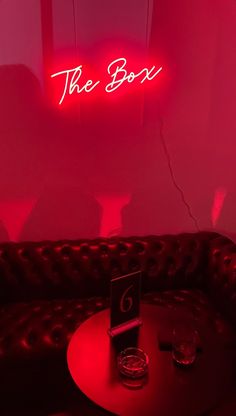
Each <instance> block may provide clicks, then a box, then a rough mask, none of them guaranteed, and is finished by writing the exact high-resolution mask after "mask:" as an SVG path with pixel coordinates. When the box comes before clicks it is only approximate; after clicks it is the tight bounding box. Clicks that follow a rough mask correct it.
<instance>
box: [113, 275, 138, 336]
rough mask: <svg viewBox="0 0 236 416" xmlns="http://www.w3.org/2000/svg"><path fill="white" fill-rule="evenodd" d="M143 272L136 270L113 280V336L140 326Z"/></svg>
mask: <svg viewBox="0 0 236 416" xmlns="http://www.w3.org/2000/svg"><path fill="white" fill-rule="evenodd" d="M140 294H141V272H140V271H138V272H134V273H130V274H127V275H125V276H120V277H117V278H114V279H112V280H111V297H110V308H111V314H110V329H109V330H108V333H109V335H110V336H111V337H114V336H115V335H118V334H121V333H122V332H125V331H128V330H129V329H132V328H134V327H136V326H140V325H141V323H142V321H141V319H140V316H139V314H140Z"/></svg>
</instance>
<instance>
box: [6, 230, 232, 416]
mask: <svg viewBox="0 0 236 416" xmlns="http://www.w3.org/2000/svg"><path fill="white" fill-rule="evenodd" d="M235 247H236V246H235V245H234V244H233V243H232V242H231V241H230V240H229V239H227V238H225V237H222V236H219V235H218V234H216V233H211V232H203V233H195V234H181V235H177V236H170V235H168V236H161V237H159V236H148V237H129V238H112V239H96V240H78V241H55V242H52V241H44V242H37V243H30V242H25V243H5V244H0V370H1V377H2V379H4V383H3V384H2V385H0V399H3V398H4V397H8V396H7V394H10V395H13V394H14V395H15V394H17V392H18V393H19V392H21V393H19V395H21V396H22V394H24V392H26V391H27V392H28V391H29V389H31V396H32V397H34V393H35V392H37V391H38V392H40V394H41V395H42V394H43V393H42V392H43V391H44V392H46V391H47V390H50V391H51V392H52V390H53V389H54V390H55V392H56V393H55V395H56V397H61V392H64V393H65V391H66V385H68V386H69V385H70V388H71V380H70V376H69V375H68V370H67V366H66V356H65V354H66V347H67V344H68V342H69V339H70V337H71V335H72V333H73V332H74V331H75V329H76V328H77V327H78V325H80V323H81V322H82V321H83V320H85V319H86V318H87V317H88V316H90V315H91V314H93V313H95V312H97V311H99V310H101V309H103V308H105V307H107V306H108V295H109V281H110V279H111V277H112V276H117V275H120V274H123V273H127V272H131V271H135V270H140V269H141V270H142V275H143V279H142V292H143V293H142V296H143V299H144V301H145V302H149V303H156V304H158V305H163V306H166V307H170V308H171V307H174V306H175V305H176V304H185V305H187V306H189V308H191V310H192V311H193V312H194V315H195V317H196V319H198V320H204V321H206V320H207V321H208V322H209V324H210V325H212V326H214V328H215V329H216V330H217V331H218V333H219V334H220V336H221V337H222V340H224V341H225V342H227V343H233V344H234V345H236V340H235V332H234V328H233V326H234V324H235V323H236V248H235ZM225 317H226V318H230V319H229V320H227V319H225ZM232 324H233V325H232ZM45 394H46V393H45ZM34 400H36V399H34ZM50 400H52V394H51V395H50ZM2 401H4V400H2ZM8 402H9V401H8ZM0 407H1V400H0ZM0 410H1V409H0Z"/></svg>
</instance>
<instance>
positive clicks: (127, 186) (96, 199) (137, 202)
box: [0, 0, 236, 241]
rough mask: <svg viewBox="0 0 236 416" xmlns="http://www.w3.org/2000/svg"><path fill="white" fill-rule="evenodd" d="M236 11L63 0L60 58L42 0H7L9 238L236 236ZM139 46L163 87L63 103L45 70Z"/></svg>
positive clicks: (5, 235) (3, 45) (57, 23)
mask: <svg viewBox="0 0 236 416" xmlns="http://www.w3.org/2000/svg"><path fill="white" fill-rule="evenodd" d="M48 3H50V2H48ZM152 11H153V13H152ZM235 15H236V4H235V2H233V1H230V0H224V2H223V1H222V0H218V1H217V2H212V0H207V1H206V0H204V1H203V0H200V1H195V0H194V1H192V2H191V4H190V3H189V1H187V0H183V1H182V2H181V3H179V2H176V1H174V0H158V1H155V2H154V6H153V5H152V2H151V1H150V2H148V0H145V1H144V0H139V1H137V0H132V1H131V0H130V1H129V3H127V1H119V2H117V3H116V4H115V5H114V4H113V3H112V2H110V1H108V0H102V1H97V2H95V1H94V0H91V1H88V0H78V1H76V0H75V1H74V2H73V1H72V0H70V1H68V0H53V1H52V46H53V49H52V57H51V62H50V65H49V63H48V62H47V63H45V62H43V58H44V55H43V46H45V45H43V37H42V30H41V18H42V16H41V8H40V1H39V0H34V1H32V0H31V1H30V0H24V1H22V2H21V3H19V2H17V1H16V0H14V1H13V0H11V1H10V0H9V1H7V0H2V1H0V65H1V66H0V87H1V98H0V110H1V114H2V118H1V121H0V134H1V152H0V157H1V170H2V175H1V178H2V179H0V194H1V198H0V199H1V202H0V220H1V223H2V230H1V229H0V240H2V241H4V240H7V239H12V240H31V239H32V240H38V239H44V238H45V239H47V238H76V237H96V236H98V235H104V236H109V235H113V234H123V235H130V234H147V233H152V234H153V233H166V232H167V233H169V232H170V233H172V232H174V233H175V232H179V231H194V230H196V229H197V228H200V229H212V228H214V229H216V230H219V231H221V232H223V233H225V234H227V235H230V236H231V237H233V238H235V235H236V220H235V216H234V207H235V173H234V172H233V166H234V164H235V152H234V148H235V147H234V137H235V132H236V123H235V119H236V118H235V116H234V103H235V98H236V81H235V76H234V74H235V69H236V54H235V52H236V51H235V44H234V42H233V39H234V37H235V24H234V22H235V17H236V16H235ZM150 17H152V19H151V18H150ZM9 22H11V24H9ZM147 22H149V23H148V25H147ZM151 22H153V25H151ZM74 23H75V25H74ZM43 24H49V23H48V21H47V23H45V21H44V20H43ZM151 27H152V29H151ZM43 28H44V27H43ZM149 37H150V43H149V48H147V43H148V40H149ZM132 51H135V52H133V53H134V54H136V56H138V61H139V62H142V63H143V62H145V61H146V59H147V56H148V55H149V59H150V61H158V62H161V64H163V73H164V75H163V77H162V82H161V83H159V84H157V85H156V86H155V89H153V90H151V89H148V90H147V91H144V92H143V91H142V92H133V93H132V94H130V95H129V94H126V95H124V96H121V97H119V99H117V100H115V101H114V100H113V101H111V100H107V99H104V98H102V97H97V98H95V99H93V100H92V99H91V101H90V100H89V99H85V100H82V99H81V100H79V101H78V103H77V104H76V105H74V106H73V107H72V108H71V109H70V111H61V109H59V107H58V106H55V105H52V99H51V98H52V97H51V95H50V91H48V89H47V88H46V87H47V86H48V84H45V79H44V75H45V74H46V75H47V74H48V79H49V80H50V78H49V76H50V73H52V71H54V70H57V69H58V68H60V66H63V65H65V64H67V63H68V64H71V65H74V64H78V61H79V62H80V60H82V61H83V64H84V65H90V66H91V68H92V69H93V70H95V69H96V70H97V68H99V67H100V66H101V65H102V64H103V63H104V60H105V59H107V57H108V56H111V55H112V54H113V55H114V54H119V53H124V54H127V57H128V56H131V55H132ZM6 64H7V65H10V66H7V67H6ZM12 64H23V65H24V66H19V65H17V66H15V65H12ZM47 66H52V68H47ZM162 125H163V130H162ZM168 161H169V166H168ZM171 175H172V176H171ZM174 182H175V183H174ZM177 188H178V189H177ZM183 199H184V201H183ZM0 228H1V227H0Z"/></svg>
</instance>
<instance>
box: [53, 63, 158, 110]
mask: <svg viewBox="0 0 236 416" xmlns="http://www.w3.org/2000/svg"><path fill="white" fill-rule="evenodd" d="M126 65H127V60H126V59H125V58H118V59H115V60H114V61H112V62H111V63H110V64H109V65H108V67H107V73H108V75H110V78H111V82H109V83H107V84H106V85H105V86H104V90H105V91H106V92H107V93H112V92H114V91H116V90H117V89H118V88H119V87H121V86H122V85H123V84H125V83H127V84H131V83H132V82H134V81H135V80H136V79H137V78H139V79H138V81H139V83H140V84H143V83H144V81H152V80H153V79H154V78H155V77H156V76H157V75H158V74H159V73H160V72H161V71H162V67H160V68H158V69H156V66H155V65H153V66H152V68H151V69H148V68H143V69H142V70H141V71H140V72H138V73H135V72H133V71H131V72H128V71H127V69H126ZM82 75H83V67H82V65H79V66H77V67H76V68H73V69H66V70H64V71H60V72H56V73H55V74H52V75H51V78H55V77H58V76H64V78H65V84H64V87H63V91H62V94H61V97H60V100H59V104H62V102H63V101H64V99H65V97H66V95H72V94H73V93H74V92H75V93H77V94H80V93H82V92H86V93H89V92H91V91H93V90H94V89H95V88H96V87H97V86H98V84H100V83H101V81H100V80H98V81H96V82H94V81H93V80H91V79H88V80H87V82H85V83H84V84H83V85H82V82H81V77H82Z"/></svg>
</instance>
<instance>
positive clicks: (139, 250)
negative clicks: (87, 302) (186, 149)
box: [0, 232, 228, 303]
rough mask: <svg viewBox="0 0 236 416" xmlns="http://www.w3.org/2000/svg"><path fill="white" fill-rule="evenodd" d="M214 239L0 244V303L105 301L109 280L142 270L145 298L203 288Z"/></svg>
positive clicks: (195, 236)
mask: <svg viewBox="0 0 236 416" xmlns="http://www.w3.org/2000/svg"><path fill="white" fill-rule="evenodd" d="M216 238H219V236H218V234H216V233H212V232H200V233H192V234H179V235H164V236H147V237H129V238H121V237H116V238H111V239H105V238H100V239H95V240H77V241H68V240H65V241H42V242H23V243H4V244H3V243H2V244H0V301H1V303H5V302H14V301H27V300H34V299H53V298H84V297H91V296H95V295H97V296H103V295H105V296H106V295H108V294H109V281H110V279H111V278H112V277H113V276H119V275H122V274H126V273H129V272H133V271H136V270H142V276H143V279H142V290H143V291H144V292H147V291H151V290H165V289H171V288H189V287H205V285H206V273H207V266H208V252H209V246H210V244H212V241H213V240H214V239H216ZM223 240H224V239H223ZM226 240H227V239H226ZM227 241H228V240H227Z"/></svg>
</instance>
